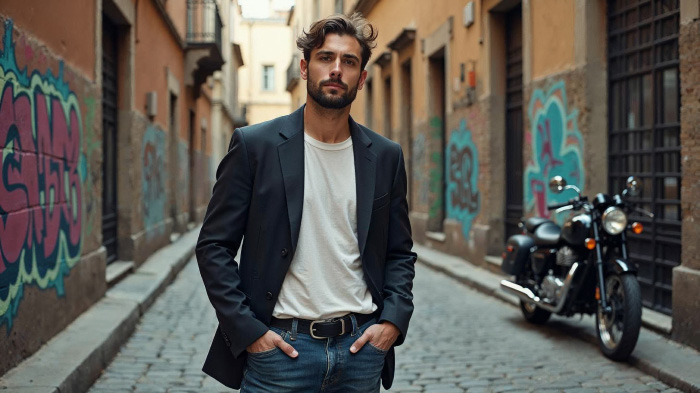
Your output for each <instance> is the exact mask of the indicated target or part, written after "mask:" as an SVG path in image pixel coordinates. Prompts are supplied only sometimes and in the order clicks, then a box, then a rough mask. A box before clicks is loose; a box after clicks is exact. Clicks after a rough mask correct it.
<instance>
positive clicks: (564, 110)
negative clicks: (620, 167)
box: [523, 81, 585, 223]
mask: <svg viewBox="0 0 700 393" xmlns="http://www.w3.org/2000/svg"><path fill="white" fill-rule="evenodd" d="M528 115H529V116H530V133H531V135H527V136H526V138H527V139H528V140H530V141H531V145H532V159H531V160H530V161H529V162H528V165H527V167H526V169H525V174H524V176H523V182H524V184H523V189H524V191H525V197H524V199H525V201H524V203H525V208H526V209H527V211H529V212H531V213H534V214H536V215H537V216H540V217H546V218H552V219H554V220H556V221H557V222H559V223H562V221H563V219H564V218H565V215H564V214H562V215H560V216H557V217H550V212H549V210H547V204H553V203H562V202H566V201H567V200H569V199H570V198H571V195H570V194H569V193H561V194H555V193H552V192H551V191H549V188H548V187H547V186H546V185H547V184H548V182H549V179H550V178H551V177H552V176H557V175H559V176H562V177H563V178H564V179H566V181H567V182H568V183H569V184H573V185H576V186H578V187H579V188H580V189H581V190H583V185H584V184H585V181H584V180H585V179H584V176H585V173H584V168H583V138H582V136H581V133H580V131H579V129H578V123H577V119H578V110H577V109H572V110H569V109H568V107H567V101H566V87H565V84H564V82H563V81H560V82H557V83H556V84H554V85H553V86H552V87H551V88H550V89H549V90H548V91H547V92H546V93H545V92H544V91H543V90H539V89H537V90H535V91H534V93H533V94H532V98H531V99H530V105H529V110H528Z"/></svg>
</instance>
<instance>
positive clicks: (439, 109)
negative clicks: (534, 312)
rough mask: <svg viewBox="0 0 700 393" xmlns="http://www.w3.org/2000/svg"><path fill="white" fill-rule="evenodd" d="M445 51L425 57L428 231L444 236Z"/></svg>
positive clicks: (443, 49) (441, 50) (442, 49)
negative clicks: (428, 191)
mask: <svg viewBox="0 0 700 393" xmlns="http://www.w3.org/2000/svg"><path fill="white" fill-rule="evenodd" d="M445 75H446V70H445V48H444V47H443V48H441V49H439V50H438V51H436V52H435V53H434V54H433V55H432V56H430V57H429V58H428V79H429V85H428V86H431V87H432V89H431V90H430V93H429V94H430V119H429V127H430V130H429V133H430V134H429V136H428V139H429V140H430V147H429V150H428V151H429V152H430V161H431V165H430V167H431V170H430V185H429V188H430V195H431V199H430V202H429V203H430V207H429V210H428V228H427V229H428V231H430V232H437V233H443V232H444V220H445V207H446V189H445V188H446V182H445V145H446V142H445V121H446V118H447V113H446V109H447V108H446V104H445V94H446V83H445Z"/></svg>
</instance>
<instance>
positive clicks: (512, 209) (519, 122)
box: [505, 5, 524, 239]
mask: <svg viewBox="0 0 700 393" xmlns="http://www.w3.org/2000/svg"><path fill="white" fill-rule="evenodd" d="M522 31H523V29H522V8H521V6H520V5H518V6H516V7H515V8H513V9H512V10H510V11H509V12H508V13H507V14H506V108H505V109H506V138H505V140H506V143H505V144H506V146H505V147H506V219H505V224H506V228H505V230H506V239H507V238H508V237H510V236H511V235H515V234H517V233H520V232H521V229H520V228H519V227H518V224H519V223H520V220H521V218H522V216H523V197H524V195H523V56H522V48H523V35H522Z"/></svg>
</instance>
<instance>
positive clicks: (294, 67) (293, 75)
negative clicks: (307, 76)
mask: <svg viewBox="0 0 700 393" xmlns="http://www.w3.org/2000/svg"><path fill="white" fill-rule="evenodd" d="M299 72H300V70H299V55H298V54H295V55H294V56H292V61H291V62H290V63H289V67H287V91H288V92H290V93H291V92H292V89H294V87H295V86H296V85H297V83H299Z"/></svg>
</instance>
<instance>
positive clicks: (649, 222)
mask: <svg viewBox="0 0 700 393" xmlns="http://www.w3.org/2000/svg"><path fill="white" fill-rule="evenodd" d="M678 29H679V4H678V0H646V1H639V0H614V1H608V62H609V63H608V75H609V81H608V88H609V94H608V97H609V113H610V116H609V130H610V132H609V148H608V150H609V175H608V176H609V185H610V192H612V193H617V192H620V191H621V190H622V189H623V188H624V184H625V179H626V178H627V177H628V176H630V175H635V176H638V177H639V178H641V179H642V182H643V184H644V187H643V190H642V193H641V195H640V196H639V197H637V198H635V199H634V200H635V201H636V202H638V203H640V207H642V208H644V209H647V210H649V211H653V212H654V214H655V217H654V218H653V219H647V218H643V217H634V219H635V220H636V221H640V222H642V223H643V224H644V226H645V233H644V234H641V235H634V234H631V235H630V236H629V239H630V241H629V249H630V257H631V259H632V260H633V261H634V262H636V263H637V264H638V265H639V282H640V284H641V287H642V300H643V304H644V306H645V307H649V308H652V309H654V310H657V311H660V312H663V313H665V314H671V307H672V301H671V295H672V269H673V268H674V267H675V266H678V265H679V264H680V254H681V207H680V186H681V164H680V136H679V134H680V91H679V77H678Z"/></svg>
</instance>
